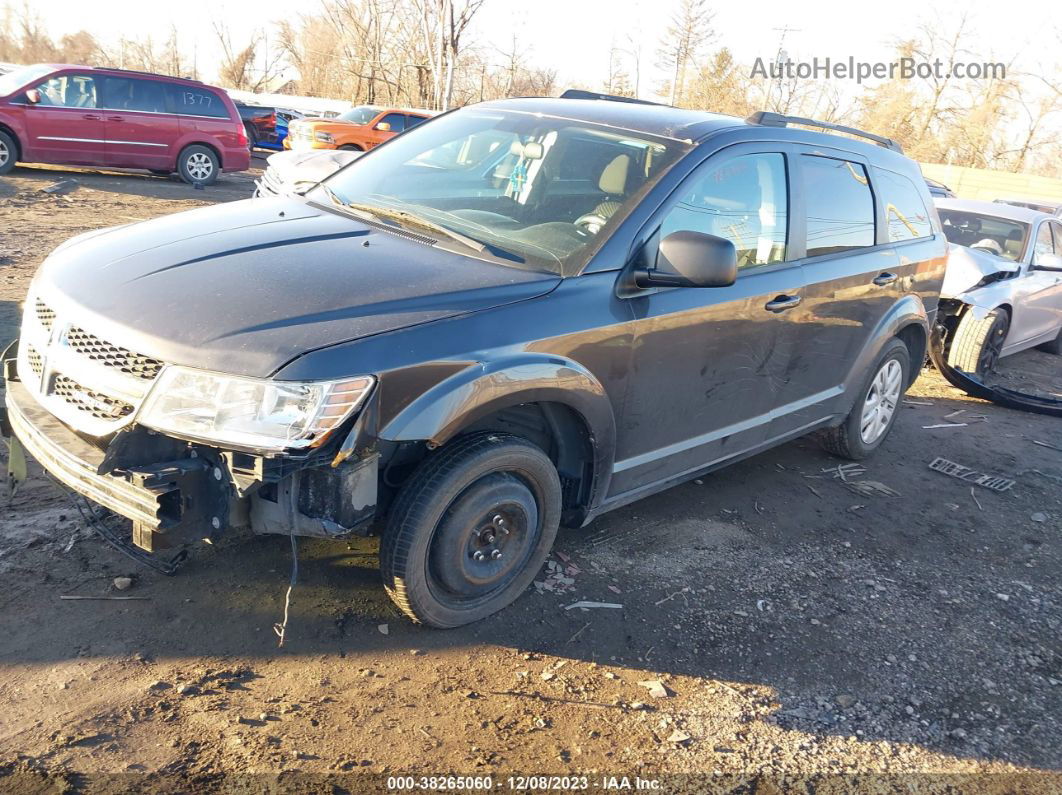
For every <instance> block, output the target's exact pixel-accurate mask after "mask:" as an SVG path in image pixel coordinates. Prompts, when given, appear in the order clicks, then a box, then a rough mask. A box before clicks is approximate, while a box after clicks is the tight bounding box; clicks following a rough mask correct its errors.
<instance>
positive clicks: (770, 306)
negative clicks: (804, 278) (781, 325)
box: [763, 295, 804, 312]
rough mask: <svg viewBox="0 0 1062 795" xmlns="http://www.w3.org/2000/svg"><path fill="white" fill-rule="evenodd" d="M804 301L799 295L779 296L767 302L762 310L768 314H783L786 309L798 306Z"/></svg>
mask: <svg viewBox="0 0 1062 795" xmlns="http://www.w3.org/2000/svg"><path fill="white" fill-rule="evenodd" d="M803 300H804V299H803V298H801V297H800V296H799V295H780V296H778V297H777V298H775V299H774V300H772V301H768V302H767V303H766V304H764V306H763V308H764V309H766V310H767V311H768V312H784V311H785V310H787V309H792V308H793V307H794V306H799V304H800V302H801V301H803Z"/></svg>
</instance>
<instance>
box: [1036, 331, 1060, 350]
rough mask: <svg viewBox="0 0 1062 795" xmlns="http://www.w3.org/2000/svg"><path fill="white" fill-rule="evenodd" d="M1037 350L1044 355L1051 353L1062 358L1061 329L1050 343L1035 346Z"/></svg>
mask: <svg viewBox="0 0 1062 795" xmlns="http://www.w3.org/2000/svg"><path fill="white" fill-rule="evenodd" d="M1036 347H1037V348H1039V349H1040V350H1042V351H1043V352H1044V353H1053V354H1054V355H1055V356H1062V329H1059V330H1058V334H1057V335H1056V336H1055V338H1054V339H1053V340H1051V341H1050V342H1045V343H1043V344H1042V345H1037V346H1036Z"/></svg>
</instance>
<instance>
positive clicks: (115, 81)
mask: <svg viewBox="0 0 1062 795" xmlns="http://www.w3.org/2000/svg"><path fill="white" fill-rule="evenodd" d="M103 107H105V108H109V109H111V110H137V111H141V112H144V113H165V112H166V96H165V90H164V84H163V83H160V82H158V81H156V80H138V79H136V78H130V77H106V78H104V80H103Z"/></svg>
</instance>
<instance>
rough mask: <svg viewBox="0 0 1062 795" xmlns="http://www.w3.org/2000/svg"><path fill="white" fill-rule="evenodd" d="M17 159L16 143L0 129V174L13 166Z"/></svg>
mask: <svg viewBox="0 0 1062 795" xmlns="http://www.w3.org/2000/svg"><path fill="white" fill-rule="evenodd" d="M17 159H18V144H16V143H15V139H14V138H12V137H11V136H10V135H8V134H7V133H6V132H4V131H3V130H0V174H6V173H7V172H9V171H10V170H11V169H13V168H14V167H15V161H16V160H17Z"/></svg>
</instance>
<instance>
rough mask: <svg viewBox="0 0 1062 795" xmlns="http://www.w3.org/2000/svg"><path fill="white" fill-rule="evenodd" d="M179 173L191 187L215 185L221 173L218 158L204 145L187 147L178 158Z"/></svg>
mask: <svg viewBox="0 0 1062 795" xmlns="http://www.w3.org/2000/svg"><path fill="white" fill-rule="evenodd" d="M177 171H178V172H179V173H180V175H181V179H183V180H184V181H185V182H187V183H188V184H189V185H213V184H214V183H215V182H216V181H217V178H218V172H220V171H221V163H220V162H219V161H218V156H217V155H216V154H214V151H213V150H212V149H209V148H208V147H206V146H203V145H202V144H192V145H191V146H186V147H185V148H184V149H183V150H182V151H181V154H180V156H178V158H177Z"/></svg>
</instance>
